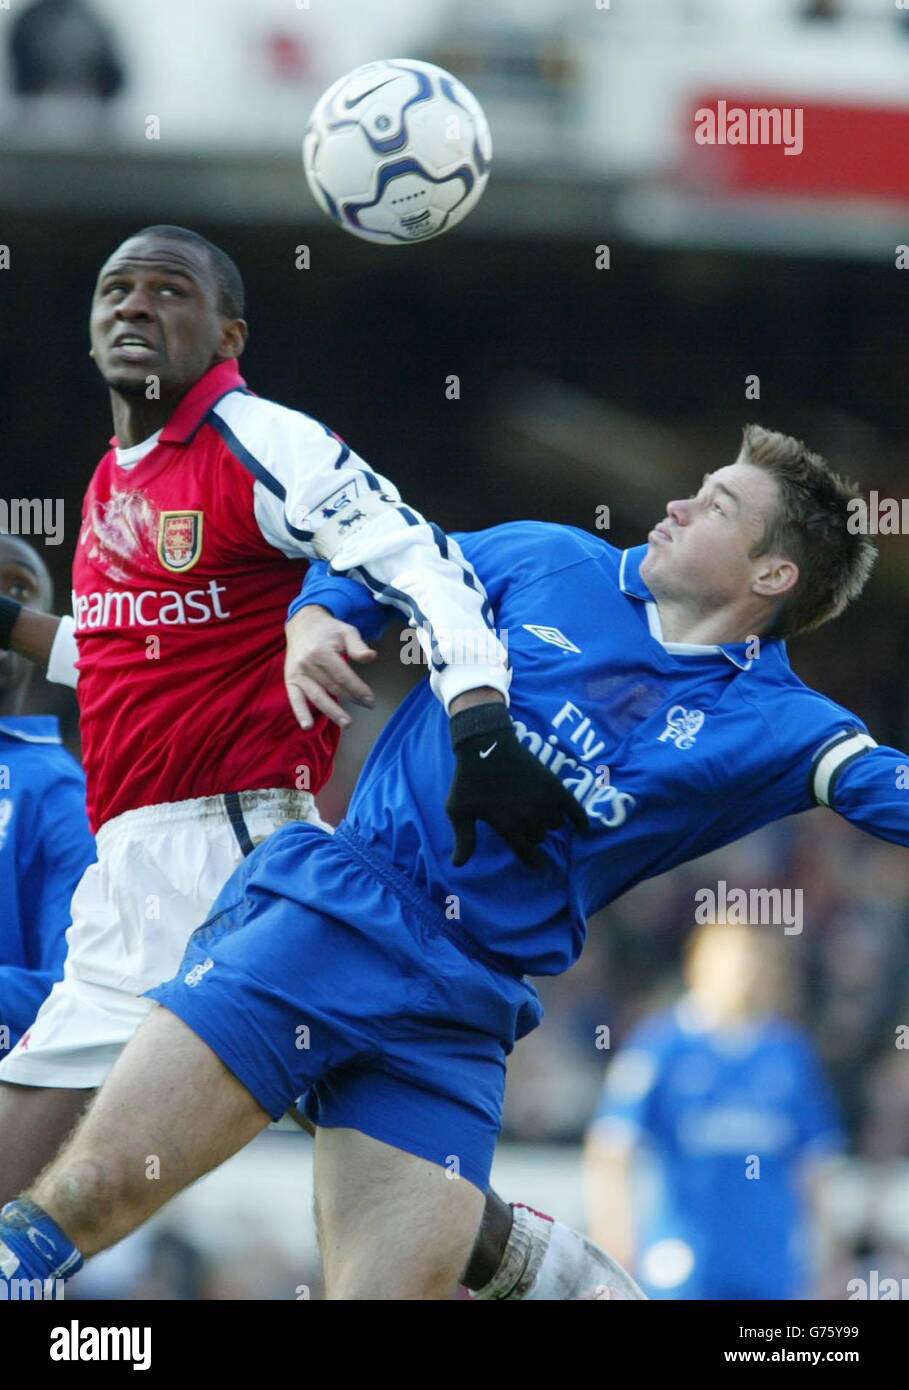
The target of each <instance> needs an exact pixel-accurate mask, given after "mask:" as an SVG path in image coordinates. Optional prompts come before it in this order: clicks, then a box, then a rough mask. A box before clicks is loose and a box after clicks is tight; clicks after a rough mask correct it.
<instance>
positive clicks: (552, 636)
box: [522, 623, 581, 656]
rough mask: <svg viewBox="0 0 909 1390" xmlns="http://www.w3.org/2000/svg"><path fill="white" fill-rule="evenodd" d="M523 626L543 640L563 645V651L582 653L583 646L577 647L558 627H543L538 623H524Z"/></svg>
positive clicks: (559, 645) (554, 644)
mask: <svg viewBox="0 0 909 1390" xmlns="http://www.w3.org/2000/svg"><path fill="white" fill-rule="evenodd" d="M522 627H523V628H524V629H525V631H527V632H532V633H533V635H534V637H539V638H540V640H541V641H542V642H551V643H552V645H553V646H554V647H561V648H562V651H563V652H577V653H578V655H579V656H580V654H581V648H580V647H576V646H575V645H574V643H573V642H572V641H571V640H570V638H568V637H566V636H565V634H564V632H560V631H559V629H558V628H557V627H541V626H540V625H539V624H538V623H523V624H522Z"/></svg>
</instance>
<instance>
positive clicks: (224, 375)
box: [110, 357, 246, 449]
mask: <svg viewBox="0 0 909 1390" xmlns="http://www.w3.org/2000/svg"><path fill="white" fill-rule="evenodd" d="M245 385H246V382H245V381H244V380H243V377H242V376H241V375H240V368H239V367H238V366H237V361H236V358H234V357H232V358H230V359H229V361H227V362H217V363H216V364H215V366H214V367H209V369H208V371H207V372H205V374H204V375H203V376H200V377H199V380H198V381H197V382H196V384H195V386H191V387H190V388H189V390H188V391H187V393H186V395H185V396H184V397H183V398H182V400H181V401H180V402H179V403H178V405H177V408H176V410H175V411H174V413H173V415H172V416H171V417H170V419H169V420H168V422H167V424H166V425H165V426H164V428H163V430H162V431H161V438H160V439H159V441H158V442H159V444H186V443H187V442H188V440H190V439H191V438H192V436H193V435H194V434H195V432H196V430H197V429H198V428H199V425H200V424H201V423H202V421H203V420H204V419H205V416H206V415H207V414H208V412H209V411H210V410H211V408H212V406H213V405H215V404H216V402H218V401H219V400H220V399H221V397H222V396H226V395H227V394H228V393H229V392H230V391H236V390H237V389H238V387H244V386H245ZM110 443H111V446H112V448H114V449H116V448H119V446H120V441H119V439H118V438H117V436H116V435H114V436H113V438H112V439H111V441H110Z"/></svg>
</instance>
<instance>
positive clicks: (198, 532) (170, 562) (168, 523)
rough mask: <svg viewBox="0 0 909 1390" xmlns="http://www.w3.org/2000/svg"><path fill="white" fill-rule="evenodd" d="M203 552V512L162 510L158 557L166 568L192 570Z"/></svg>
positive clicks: (178, 572) (179, 571) (177, 572)
mask: <svg viewBox="0 0 909 1390" xmlns="http://www.w3.org/2000/svg"><path fill="white" fill-rule="evenodd" d="M201 554H202V513H201V512H162V513H161V524H160V526H159V529H158V559H159V560H160V561H161V563H162V565H163V566H164V568H165V569H168V570H172V571H173V572H174V573H176V574H181V573H182V572H183V571H184V570H191V569H192V567H193V565H194V564H195V563H196V561H197V560H198V558H199V556H200V555H201Z"/></svg>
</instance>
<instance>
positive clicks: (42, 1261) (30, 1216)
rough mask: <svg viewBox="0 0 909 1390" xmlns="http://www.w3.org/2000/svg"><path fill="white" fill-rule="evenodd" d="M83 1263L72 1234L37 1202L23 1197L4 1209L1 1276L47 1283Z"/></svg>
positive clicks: (0, 1219) (1, 1217)
mask: <svg viewBox="0 0 909 1390" xmlns="http://www.w3.org/2000/svg"><path fill="white" fill-rule="evenodd" d="M83 1263H84V1262H83V1259H82V1256H81V1255H80V1253H79V1251H78V1250H77V1249H76V1247H75V1245H73V1243H72V1241H71V1240H70V1238H69V1236H67V1235H65V1234H64V1232H63V1231H61V1230H60V1227H59V1226H58V1225H57V1223H56V1222H55V1221H52V1220H51V1218H50V1217H49V1216H48V1214H47V1212H46V1211H44V1210H43V1208H41V1207H39V1206H38V1204H37V1202H32V1201H30V1200H29V1198H27V1197H19V1198H17V1199H16V1201H14V1202H7V1204H6V1206H5V1207H3V1209H2V1210H0V1279H5V1280H9V1279H18V1280H21V1281H24V1280H38V1281H40V1282H41V1285H42V1287H45V1286H46V1285H47V1283H48V1281H53V1280H56V1279H68V1278H70V1276H71V1275H73V1274H75V1273H76V1271H77V1270H79V1269H81V1268H82V1265H83ZM21 1287H22V1286H21V1284H20V1288H21ZM35 1296H36V1297H40V1295H37V1294H36V1295H35Z"/></svg>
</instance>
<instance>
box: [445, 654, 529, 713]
mask: <svg viewBox="0 0 909 1390" xmlns="http://www.w3.org/2000/svg"><path fill="white" fill-rule="evenodd" d="M430 685H431V686H432V690H433V694H434V695H435V696H436V698H437V699H438V700H440V701H441V702H442V705H443V707H444V709H445V712H446V714H447V713H448V709H449V706H450V705H451V702H452V700H456V699H457V697H458V696H459V695H463V694H464V692H465V691H466V690H477V689H479V687H480V686H483V685H488V686H491V687H492V689H493V690H498V691H499V692H500V694H502V695H504V696H505V704H506V705H507V704H508V703H509V701H508V687H509V686H510V685H511V670H510V668H508V667H505V666H479V665H476V666H474V665H460V666H446V667H445V668H444V669H443V670H441V671H433V672H432V674H431V676H430Z"/></svg>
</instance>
